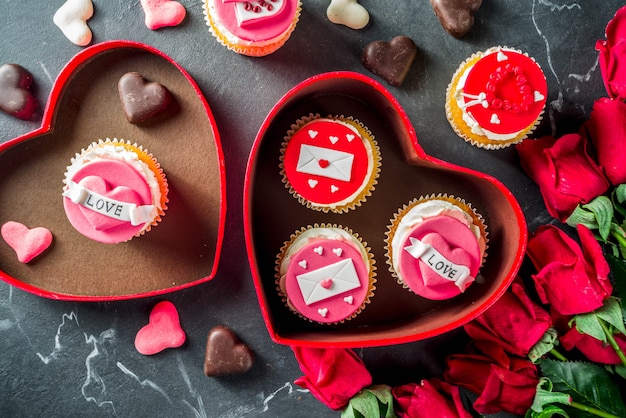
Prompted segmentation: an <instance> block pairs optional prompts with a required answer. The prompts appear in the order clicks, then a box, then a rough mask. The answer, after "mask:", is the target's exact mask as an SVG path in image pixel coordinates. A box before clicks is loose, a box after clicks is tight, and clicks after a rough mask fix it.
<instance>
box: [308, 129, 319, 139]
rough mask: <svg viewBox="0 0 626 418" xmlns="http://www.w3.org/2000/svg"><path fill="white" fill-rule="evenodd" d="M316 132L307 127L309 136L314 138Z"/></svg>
mask: <svg viewBox="0 0 626 418" xmlns="http://www.w3.org/2000/svg"><path fill="white" fill-rule="evenodd" d="M317 134H318V132H317V131H314V130H313V129H309V136H310V137H311V138H315V137H316V136H317Z"/></svg>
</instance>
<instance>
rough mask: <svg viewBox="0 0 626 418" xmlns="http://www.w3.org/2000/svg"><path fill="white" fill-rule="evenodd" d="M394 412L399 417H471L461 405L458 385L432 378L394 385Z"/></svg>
mask: <svg viewBox="0 0 626 418" xmlns="http://www.w3.org/2000/svg"><path fill="white" fill-rule="evenodd" d="M392 394H393V397H394V399H395V400H396V403H397V407H396V414H397V415H398V417H399V418H420V417H438V418H471V416H472V415H471V414H470V413H469V412H467V410H466V409H465V408H464V407H463V402H462V401H461V395H460V393H459V387H458V386H454V385H451V384H449V383H447V382H444V381H441V380H439V379H436V378H433V379H430V380H422V381H421V383H420V384H417V383H408V384H406V385H402V386H397V387H394V388H393V390H392Z"/></svg>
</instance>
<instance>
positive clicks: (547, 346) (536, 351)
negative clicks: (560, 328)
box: [528, 327, 559, 363]
mask: <svg viewBox="0 0 626 418" xmlns="http://www.w3.org/2000/svg"><path fill="white" fill-rule="evenodd" d="M558 344H559V334H558V332H557V331H556V329H554V327H550V328H548V329H547V330H546V332H545V333H544V334H543V336H542V337H541V339H540V340H539V341H537V343H535V345H533V346H532V347H531V349H530V350H529V351H528V359H529V360H530V361H532V362H533V363H537V361H538V360H539V359H541V358H542V357H543V356H544V355H546V354H547V353H549V352H550V351H551V350H552V349H553V348H554V347H555V346H556V345H558Z"/></svg>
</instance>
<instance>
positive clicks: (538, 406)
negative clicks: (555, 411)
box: [530, 377, 572, 412]
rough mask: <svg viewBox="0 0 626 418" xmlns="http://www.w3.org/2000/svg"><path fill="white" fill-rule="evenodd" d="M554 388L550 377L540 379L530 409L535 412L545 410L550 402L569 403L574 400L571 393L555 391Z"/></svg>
mask: <svg viewBox="0 0 626 418" xmlns="http://www.w3.org/2000/svg"><path fill="white" fill-rule="evenodd" d="M553 388H554V385H553V384H552V382H551V381H550V379H548V378H545V377H542V378H541V379H539V384H538V385H537V392H536V393H535V398H534V399H533V404H532V405H531V406H530V409H531V410H532V411H534V412H543V411H545V410H546V409H547V408H546V406H547V405H549V404H554V403H561V404H565V405H569V404H570V402H571V401H572V399H571V397H570V395H568V394H566V393H561V392H553V391H552V389H553Z"/></svg>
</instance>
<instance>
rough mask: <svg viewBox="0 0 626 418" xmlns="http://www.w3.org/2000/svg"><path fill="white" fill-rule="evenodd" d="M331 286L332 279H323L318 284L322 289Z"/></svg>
mask: <svg viewBox="0 0 626 418" xmlns="http://www.w3.org/2000/svg"><path fill="white" fill-rule="evenodd" d="M332 285H333V279H324V280H322V281H321V282H320V286H322V287H323V288H324V289H330V288H331V286H332Z"/></svg>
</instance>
